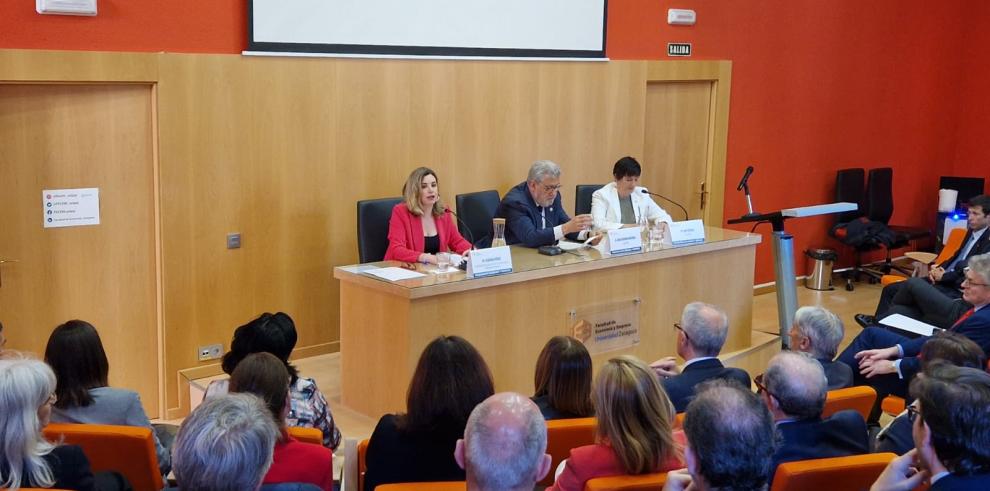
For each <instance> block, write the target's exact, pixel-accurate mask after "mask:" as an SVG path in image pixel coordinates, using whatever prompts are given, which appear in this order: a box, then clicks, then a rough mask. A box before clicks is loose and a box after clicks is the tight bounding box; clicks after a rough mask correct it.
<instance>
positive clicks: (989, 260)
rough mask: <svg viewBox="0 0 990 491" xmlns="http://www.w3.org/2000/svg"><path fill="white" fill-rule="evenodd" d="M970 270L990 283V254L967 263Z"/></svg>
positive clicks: (976, 257) (973, 258)
mask: <svg viewBox="0 0 990 491" xmlns="http://www.w3.org/2000/svg"><path fill="white" fill-rule="evenodd" d="M966 266H968V267H969V270H970V271H972V272H974V273H976V274H978V275H980V276H981V277H982V278H983V281H984V282H990V253H988V254H979V255H976V256H973V257H971V258H969V260H968V261H966Z"/></svg>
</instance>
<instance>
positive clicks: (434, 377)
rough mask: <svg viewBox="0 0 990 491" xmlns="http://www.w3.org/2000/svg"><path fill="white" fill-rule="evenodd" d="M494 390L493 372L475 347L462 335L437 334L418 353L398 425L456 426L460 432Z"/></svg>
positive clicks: (427, 428) (405, 427) (412, 428)
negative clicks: (479, 404)
mask: <svg viewBox="0 0 990 491" xmlns="http://www.w3.org/2000/svg"><path fill="white" fill-rule="evenodd" d="M494 393H495V384H494V383H493V382H492V374H491V372H490V371H489V370H488V365H487V364H485V360H484V359H483V358H482V357H481V354H480V353H478V350H476V349H474V346H471V343H469V342H467V340H465V339H464V338H462V337H459V336H440V337H438V338H436V339H434V340H433V341H431V342H430V344H428V345H427V346H426V349H424V350H423V354H422V355H420V357H419V363H418V364H417V365H416V372H415V373H413V377H412V381H411V382H410V383H409V392H408V393H407V394H406V414H404V415H402V416H400V417H399V421H398V426H399V427H400V428H401V429H402V430H404V431H430V430H434V429H437V428H439V427H441V426H443V427H447V426H456V427H458V428H460V429H461V433H463V431H464V425H466V424H467V420H468V416H470V415H471V411H473V410H474V407H475V406H477V405H478V403H480V402H481V401H484V400H485V399H487V398H488V396H490V395H492V394H494Z"/></svg>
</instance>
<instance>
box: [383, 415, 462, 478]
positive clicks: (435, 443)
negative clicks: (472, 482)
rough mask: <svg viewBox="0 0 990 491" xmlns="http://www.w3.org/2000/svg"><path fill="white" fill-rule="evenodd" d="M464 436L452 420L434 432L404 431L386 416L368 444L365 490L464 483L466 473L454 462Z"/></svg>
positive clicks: (393, 416) (391, 417)
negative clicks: (409, 484)
mask: <svg viewBox="0 0 990 491" xmlns="http://www.w3.org/2000/svg"><path fill="white" fill-rule="evenodd" d="M463 437H464V425H457V424H455V423H451V422H450V421H443V422H440V423H439V424H438V425H437V427H436V428H433V429H432V430H431V431H404V430H401V429H399V419H398V417H397V416H396V415H394V414H386V415H384V416H382V419H380V420H379V421H378V426H376V427H375V431H374V433H372V434H371V439H370V440H369V441H368V450H367V453H366V457H365V460H366V461H367V471H366V472H365V475H364V491H374V489H375V487H376V486H379V485H382V484H390V483H398V482H428V481H463V480H464V479H465V475H464V470H463V469H461V468H460V466H458V465H457V461H456V460H454V447H455V446H456V445H457V439H458V438H463Z"/></svg>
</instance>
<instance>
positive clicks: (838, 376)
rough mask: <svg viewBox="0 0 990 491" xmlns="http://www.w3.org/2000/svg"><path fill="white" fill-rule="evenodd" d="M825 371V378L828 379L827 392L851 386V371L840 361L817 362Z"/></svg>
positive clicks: (826, 360)
mask: <svg viewBox="0 0 990 491" xmlns="http://www.w3.org/2000/svg"><path fill="white" fill-rule="evenodd" d="M818 363H821V364H822V368H824V369H825V378H826V379H828V390H836V389H845V388H846V387H852V386H853V371H852V368H851V367H850V366H849V365H846V364H845V363H842V362H841V361H832V360H829V359H821V360H818Z"/></svg>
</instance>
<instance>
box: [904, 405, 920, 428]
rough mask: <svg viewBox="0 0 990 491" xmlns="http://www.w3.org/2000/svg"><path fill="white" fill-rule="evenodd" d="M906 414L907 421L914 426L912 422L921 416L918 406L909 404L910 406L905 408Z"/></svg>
mask: <svg viewBox="0 0 990 491" xmlns="http://www.w3.org/2000/svg"><path fill="white" fill-rule="evenodd" d="M907 413H908V414H907V416H908V421H909V422H910V423H911V424H914V420H916V419H918V415H919V414H921V411H920V410H918V406H915V405H914V404H911V405H910V406H908V407H907Z"/></svg>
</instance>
